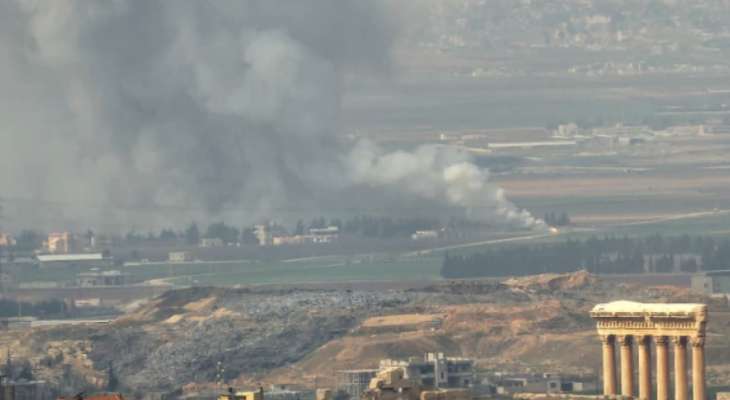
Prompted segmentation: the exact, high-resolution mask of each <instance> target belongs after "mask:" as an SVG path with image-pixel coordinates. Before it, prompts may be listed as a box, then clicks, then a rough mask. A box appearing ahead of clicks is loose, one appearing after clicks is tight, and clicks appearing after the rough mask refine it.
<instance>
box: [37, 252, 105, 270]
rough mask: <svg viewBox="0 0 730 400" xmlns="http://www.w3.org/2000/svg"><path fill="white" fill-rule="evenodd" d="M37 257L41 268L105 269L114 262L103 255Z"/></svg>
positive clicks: (80, 254) (42, 255)
mask: <svg viewBox="0 0 730 400" xmlns="http://www.w3.org/2000/svg"><path fill="white" fill-rule="evenodd" d="M36 257H37V259H38V262H39V263H40V266H41V267H56V266H78V267H83V266H92V267H105V266H111V265H112V264H113V260H112V259H111V258H110V257H104V254H103V253H77V254H39V255H37V256H36Z"/></svg>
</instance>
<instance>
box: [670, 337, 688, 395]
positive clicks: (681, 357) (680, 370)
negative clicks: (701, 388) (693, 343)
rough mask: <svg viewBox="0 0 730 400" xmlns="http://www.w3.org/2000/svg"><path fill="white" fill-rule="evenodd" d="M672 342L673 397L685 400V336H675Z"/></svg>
mask: <svg viewBox="0 0 730 400" xmlns="http://www.w3.org/2000/svg"><path fill="white" fill-rule="evenodd" d="M672 343H674V399H675V400H687V338H686V337H684V336H675V337H673V338H672Z"/></svg>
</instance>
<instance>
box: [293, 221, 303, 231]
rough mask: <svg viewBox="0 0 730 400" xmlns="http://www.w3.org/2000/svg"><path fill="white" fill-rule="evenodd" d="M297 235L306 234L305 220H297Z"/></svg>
mask: <svg viewBox="0 0 730 400" xmlns="http://www.w3.org/2000/svg"><path fill="white" fill-rule="evenodd" d="M294 234H295V235H304V221H302V220H301V219H300V220H299V221H297V227H296V228H295V229H294Z"/></svg>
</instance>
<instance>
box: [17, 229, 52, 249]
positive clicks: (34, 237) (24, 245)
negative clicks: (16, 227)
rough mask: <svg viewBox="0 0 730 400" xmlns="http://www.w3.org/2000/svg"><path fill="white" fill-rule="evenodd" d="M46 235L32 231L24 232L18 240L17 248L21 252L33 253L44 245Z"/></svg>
mask: <svg viewBox="0 0 730 400" xmlns="http://www.w3.org/2000/svg"><path fill="white" fill-rule="evenodd" d="M44 236H45V235H42V234H41V233H39V232H36V231H32V230H24V231H22V232H20V235H18V237H17V238H16V241H15V248H16V249H17V250H19V251H33V250H36V249H39V248H40V247H41V246H42V245H43V239H44Z"/></svg>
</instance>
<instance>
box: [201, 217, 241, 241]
mask: <svg viewBox="0 0 730 400" xmlns="http://www.w3.org/2000/svg"><path fill="white" fill-rule="evenodd" d="M205 236H206V237H209V238H217V239H220V240H222V241H223V242H224V243H238V238H239V236H240V232H239V231H238V229H236V228H234V227H232V226H229V225H226V224H225V223H224V222H216V223H214V224H211V225H210V226H208V229H207V231H206V232H205Z"/></svg>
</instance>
